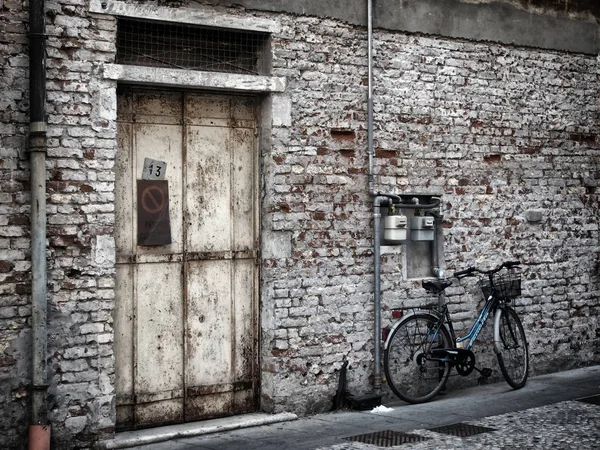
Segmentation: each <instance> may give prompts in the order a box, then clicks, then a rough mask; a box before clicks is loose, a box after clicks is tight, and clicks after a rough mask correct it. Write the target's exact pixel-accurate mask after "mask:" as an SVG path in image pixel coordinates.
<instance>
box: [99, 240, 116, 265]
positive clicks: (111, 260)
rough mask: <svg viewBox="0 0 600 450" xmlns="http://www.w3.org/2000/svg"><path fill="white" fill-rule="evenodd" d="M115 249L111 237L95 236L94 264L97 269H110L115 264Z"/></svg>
mask: <svg viewBox="0 0 600 450" xmlns="http://www.w3.org/2000/svg"><path fill="white" fill-rule="evenodd" d="M115 261H116V249H115V238H114V237H113V236H96V240H95V242H94V262H95V263H96V265H98V266H99V267H110V266H113V265H114V264H115Z"/></svg>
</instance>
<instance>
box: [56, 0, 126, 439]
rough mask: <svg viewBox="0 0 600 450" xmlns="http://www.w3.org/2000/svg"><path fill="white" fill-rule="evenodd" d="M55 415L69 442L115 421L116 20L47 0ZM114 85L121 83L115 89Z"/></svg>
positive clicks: (59, 433) (83, 6) (82, 4)
mask: <svg viewBox="0 0 600 450" xmlns="http://www.w3.org/2000/svg"><path fill="white" fill-rule="evenodd" d="M46 9H47V11H48V12H47V33H48V44H47V45H48V50H47V53H48V58H47V68H48V69H47V78H48V80H47V89H48V93H47V95H48V122H49V131H48V161H47V167H48V172H49V177H48V242H49V245H50V266H49V277H50V280H49V281H50V287H49V295H50V312H49V317H48V320H49V323H50V330H49V331H50V336H51V339H50V341H49V344H48V346H49V354H50V361H49V372H50V373H51V375H52V376H51V378H50V380H51V381H50V392H51V394H52V397H51V400H52V402H51V403H50V405H49V406H50V420H51V421H52V424H53V433H54V434H55V435H56V439H57V441H58V442H59V443H60V446H61V447H63V448H71V447H76V446H78V445H81V444H80V443H81V442H88V441H90V440H94V439H97V438H98V436H101V435H102V434H103V433H105V432H106V433H110V432H112V429H113V427H114V360H113V346H112V344H113V329H112V311H113V308H114V262H115V247H114V239H113V224H114V179H115V177H114V159H115V151H116V145H115V135H116V123H115V118H116V104H115V103H116V102H115V92H114V86H111V85H110V84H109V85H105V84H103V83H102V82H101V81H100V80H101V73H100V72H101V64H102V63H103V62H113V61H114V52H115V47H114V32H115V21H114V19H113V18H110V17H92V16H90V15H89V14H88V12H87V10H88V4H87V2H86V1H76V2H72V1H65V2H56V3H47V5H46ZM110 88H112V89H110Z"/></svg>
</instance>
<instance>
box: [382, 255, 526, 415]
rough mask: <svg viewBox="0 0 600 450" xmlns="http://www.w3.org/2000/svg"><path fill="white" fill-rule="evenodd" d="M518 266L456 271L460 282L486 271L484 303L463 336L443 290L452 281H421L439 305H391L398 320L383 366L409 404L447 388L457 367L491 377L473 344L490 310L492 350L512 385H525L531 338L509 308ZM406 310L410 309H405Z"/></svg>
mask: <svg viewBox="0 0 600 450" xmlns="http://www.w3.org/2000/svg"><path fill="white" fill-rule="evenodd" d="M519 266H520V263H519V261H506V262H504V263H502V264H501V265H499V266H498V267H496V268H494V269H492V270H481V269H478V268H476V267H470V268H469V269H466V270H462V271H458V272H455V273H454V277H455V278H457V279H458V280H460V279H462V278H464V277H468V276H477V275H483V277H482V278H481V280H480V281H479V283H480V287H481V289H482V291H483V293H484V296H485V299H486V301H485V304H484V306H483V308H482V309H481V311H480V312H479V315H478V317H477V319H476V320H475V321H474V322H473V324H472V326H471V328H470V330H469V332H468V333H467V334H466V335H465V336H462V337H459V338H457V337H456V334H455V332H454V326H453V324H452V319H451V317H450V313H449V311H448V305H446V303H445V301H444V299H445V293H444V291H445V289H446V288H448V287H449V286H450V285H452V281H450V280H448V279H445V278H439V279H437V280H428V281H423V282H422V286H423V288H424V289H425V290H427V291H428V292H430V293H433V294H437V295H438V298H439V300H440V301H439V302H438V305H439V306H424V307H417V308H393V309H392V315H393V317H395V318H398V319H399V320H398V321H397V322H395V323H394V325H393V326H392V328H391V330H390V331H389V334H388V336H387V339H386V340H385V344H384V369H385V376H386V379H387V383H388V385H389V386H390V388H391V389H392V391H393V392H394V394H396V395H397V396H398V397H399V398H400V399H402V400H404V401H406V402H408V403H423V402H426V401H429V400H431V399H433V398H434V397H435V396H436V395H437V394H438V393H439V392H440V391H441V390H442V389H443V388H444V387H445V385H446V382H447V380H448V377H449V376H450V372H451V369H452V368H453V367H454V368H455V370H456V372H457V373H458V374H459V375H462V376H467V375H469V374H471V373H472V372H473V370H477V371H478V372H479V373H481V374H482V376H483V377H485V378H487V377H489V376H490V375H491V374H492V370H491V369H478V368H477V367H475V354H474V353H473V351H472V350H471V348H472V347H473V345H474V343H475V340H476V339H477V336H478V335H479V333H480V331H481V329H482V328H483V326H484V325H485V323H486V321H487V319H488V317H489V315H490V314H491V313H494V351H495V353H496V355H497V357H498V364H499V366H500V370H501V372H502V375H503V376H504V379H505V380H506V381H507V383H508V384H509V385H510V386H511V387H513V388H514V389H520V388H522V387H523V386H524V385H525V383H526V382H527V376H528V373H529V352H528V345H527V340H526V338H525V331H524V329H523V325H522V324H521V321H520V320H519V317H518V316H517V313H516V312H515V310H514V309H513V308H512V307H511V306H509V304H510V302H511V301H512V300H513V299H514V298H516V297H518V296H519V295H520V294H521V272H520V270H519V269H518V268H519ZM503 269H506V271H503ZM501 271H503V272H502V273H500V272H501ZM407 310H410V312H408V313H406V312H407ZM445 324H447V325H448V328H446V325H445ZM448 329H449V330H450V331H448Z"/></svg>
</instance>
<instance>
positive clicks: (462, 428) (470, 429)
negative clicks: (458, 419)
mask: <svg viewBox="0 0 600 450" xmlns="http://www.w3.org/2000/svg"><path fill="white" fill-rule="evenodd" d="M429 431H435V432H436V433H443V434H449V435H451V436H456V437H468V436H474V435H476V434H481V433H487V432H489V431H496V430H495V429H494V428H486V427H478V426H477V425H469V424H468V423H455V424H452V425H446V426H444V427H436V428H430V429H429Z"/></svg>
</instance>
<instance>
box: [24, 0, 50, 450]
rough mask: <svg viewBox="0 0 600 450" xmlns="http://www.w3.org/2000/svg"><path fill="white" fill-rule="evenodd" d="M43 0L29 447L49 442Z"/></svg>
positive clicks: (35, 107)
mask: <svg viewBox="0 0 600 450" xmlns="http://www.w3.org/2000/svg"><path fill="white" fill-rule="evenodd" d="M45 39H46V37H45V23H44V0H30V1H29V103H30V117H29V155H30V162H31V175H30V178H31V212H30V215H31V274H32V282H31V322H32V374H31V376H32V400H31V418H30V427H29V449H30V450H47V449H49V448H50V427H49V425H48V411H47V406H46V393H47V389H48V381H47V362H46V355H47V336H48V330H47V311H48V306H47V289H46V284H47V283H46V281H47V278H46V277H47V275H46V148H47V140H46V117H45V116H46V67H45V53H46V44H45Z"/></svg>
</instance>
